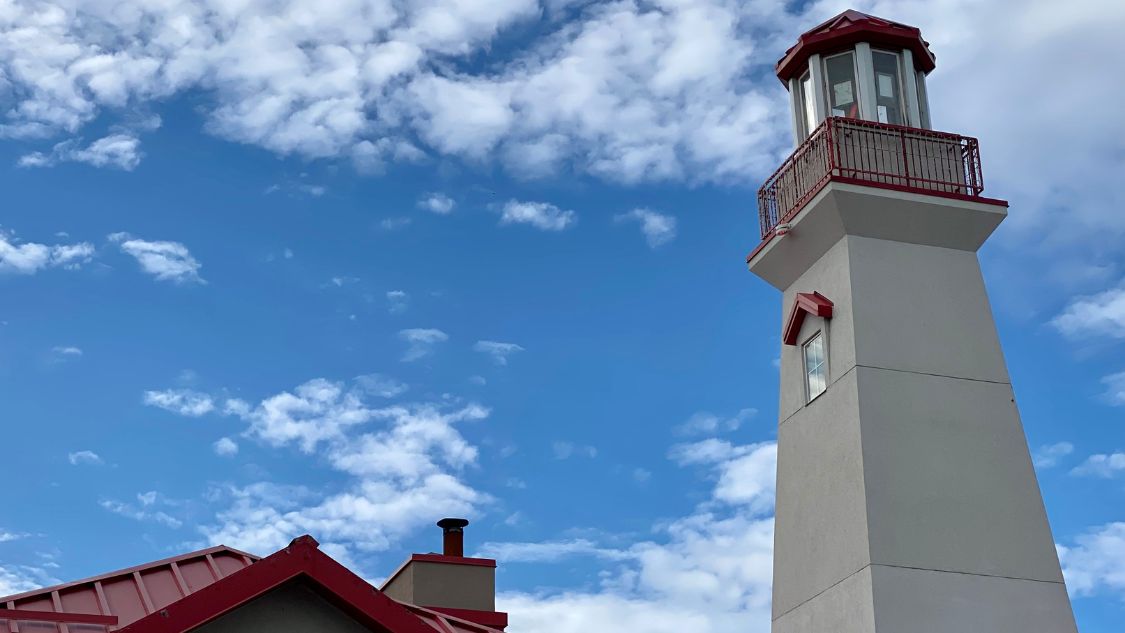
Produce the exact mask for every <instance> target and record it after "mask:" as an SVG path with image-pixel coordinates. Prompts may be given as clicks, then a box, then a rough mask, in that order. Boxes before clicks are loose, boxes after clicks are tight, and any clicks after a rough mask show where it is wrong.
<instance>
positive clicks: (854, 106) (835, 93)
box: [824, 51, 859, 119]
mask: <svg viewBox="0 0 1125 633" xmlns="http://www.w3.org/2000/svg"><path fill="white" fill-rule="evenodd" d="M824 79H825V81H827V82H828V106H829V108H828V113H829V116H846V117H848V118H851V119H858V118H859V88H858V86H857V85H856V81H855V54H854V53H853V52H852V51H848V52H846V53H840V54H839V55H833V56H831V57H826V58H825V59H824Z"/></svg>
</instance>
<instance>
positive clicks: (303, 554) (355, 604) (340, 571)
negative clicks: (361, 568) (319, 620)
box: [121, 535, 433, 633]
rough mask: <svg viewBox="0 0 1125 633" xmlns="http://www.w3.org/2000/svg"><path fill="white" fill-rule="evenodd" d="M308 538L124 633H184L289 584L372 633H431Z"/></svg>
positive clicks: (300, 539)
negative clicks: (312, 589)
mask: <svg viewBox="0 0 1125 633" xmlns="http://www.w3.org/2000/svg"><path fill="white" fill-rule="evenodd" d="M317 546H318V543H317V542H316V540H315V539H313V538H312V537H311V536H308V535H306V536H301V537H299V538H297V539H294V541H293V542H292V543H290V544H289V547H286V548H285V549H283V550H281V551H278V552H276V553H274V554H271V555H270V556H267V557H266V558H263V559H262V560H260V561H258V562H256V563H254V564H253V565H251V566H249V567H244V568H243V569H240V570H238V571H236V572H234V573H231V574H229V575H228V576H226V577H224V578H222V579H221V580H218V581H216V582H214V583H212V584H210V585H208V586H207V587H204V588H203V589H200V590H199V591H196V592H195V593H193V594H191V595H190V596H187V597H184V598H181V599H180V600H177V601H176V602H173V603H172V604H170V605H168V606H167V607H164V608H163V609H161V610H159V611H157V612H156V613H152V614H149V615H147V616H145V617H143V618H141V619H140V620H137V621H136V622H134V623H132V624H130V625H129V626H127V627H125V628H123V629H121V632H122V633H126V632H127V633H184V632H186V631H190V630H191V629H194V628H196V627H198V626H200V625H202V624H205V623H207V622H210V621H211V620H214V619H215V618H218V617H219V616H222V615H223V614H225V613H228V612H230V611H233V610H234V609H237V608H238V607H240V606H241V605H243V604H246V603H247V602H249V601H250V600H253V599H254V598H257V597H258V596H261V595H263V594H265V593H268V592H269V591H271V590H273V589H276V588H277V587H279V586H281V585H283V584H285V583H287V582H289V581H292V580H297V579H301V580H305V581H307V582H310V583H313V584H315V585H316V586H317V587H318V588H319V589H320V590H321V593H322V595H323V596H324V597H325V598H327V599H328V600H329V601H330V602H332V603H333V604H335V605H336V606H337V607H339V608H340V609H342V610H344V611H345V612H346V613H348V614H349V615H350V616H351V617H353V618H355V619H356V620H357V621H359V622H360V623H362V624H364V625H365V626H367V627H368V628H370V629H372V630H374V631H390V632H393V633H433V629H432V628H431V627H430V626H429V625H427V624H425V623H424V622H422V620H420V619H418V617H417V616H415V615H414V614H412V613H411V612H410V611H409V610H408V609H406V607H404V606H402V605H401V604H399V603H397V602H395V601H394V600H392V599H390V598H388V597H387V596H386V595H384V594H383V593H382V592H380V591H378V590H377V589H375V588H374V587H372V586H371V585H369V584H368V583H367V582H366V581H365V580H363V579H362V578H360V577H359V576H356V575H355V574H354V573H352V572H351V571H349V570H348V569H347V568H346V567H344V566H343V565H341V564H340V563H338V562H336V561H335V560H333V559H332V558H331V557H329V556H328V555H327V554H325V553H324V552H322V551H320V549H318V547H317Z"/></svg>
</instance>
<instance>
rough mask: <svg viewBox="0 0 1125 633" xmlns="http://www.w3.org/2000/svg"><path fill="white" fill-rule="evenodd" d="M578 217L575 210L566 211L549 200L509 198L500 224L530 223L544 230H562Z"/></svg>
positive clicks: (501, 214) (502, 211)
mask: <svg viewBox="0 0 1125 633" xmlns="http://www.w3.org/2000/svg"><path fill="white" fill-rule="evenodd" d="M577 219H578V214H576V213H575V212H574V211H565V210H563V209H560V208H558V207H556V206H555V205H553V204H550V203H548V202H520V201H518V200H509V201H508V202H507V203H505V204H504V208H503V209H502V210H501V213H500V224H530V225H531V226H534V227H535V228H537V229H540V230H543V231H561V230H563V229H565V228H567V227H568V226H571V225H573V224H574V223H575V222H576V221H577Z"/></svg>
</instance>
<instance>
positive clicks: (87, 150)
mask: <svg viewBox="0 0 1125 633" xmlns="http://www.w3.org/2000/svg"><path fill="white" fill-rule="evenodd" d="M142 157H143V154H142V153H141V141H140V139H138V138H137V137H136V136H135V135H133V134H130V133H119V134H110V135H109V136H105V137H102V138H99V139H97V140H95V141H94V142H92V143H90V144H89V145H87V146H86V147H79V146H78V142H77V141H76V140H69V141H63V142H61V143H57V144H56V145H55V146H54V147H53V148H51V151H50V152H48V153H43V152H32V153H30V154H25V155H23V156H21V157H20V159H19V161H18V162H17V164H18V165H19V166H20V167H51V166H54V165H56V164H58V163H62V162H74V163H86V164H88V165H93V166H94V167H116V168H118V169H123V170H125V171H132V170H134V169H136V168H137V165H140V164H141V158H142Z"/></svg>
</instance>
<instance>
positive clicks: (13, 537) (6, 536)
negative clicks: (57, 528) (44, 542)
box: [0, 529, 30, 595]
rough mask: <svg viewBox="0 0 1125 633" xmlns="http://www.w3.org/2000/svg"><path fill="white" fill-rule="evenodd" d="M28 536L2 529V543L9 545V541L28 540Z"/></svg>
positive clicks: (23, 533)
mask: <svg viewBox="0 0 1125 633" xmlns="http://www.w3.org/2000/svg"><path fill="white" fill-rule="evenodd" d="M28 536H30V535H29V534H27V533H26V532H8V531H6V530H3V529H0V543H7V542H9V541H18V540H20V539H22V538H27V537H28ZM0 595H3V594H2V593H0Z"/></svg>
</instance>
